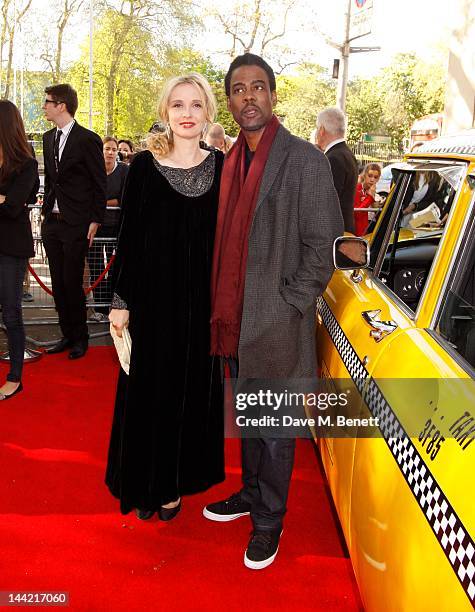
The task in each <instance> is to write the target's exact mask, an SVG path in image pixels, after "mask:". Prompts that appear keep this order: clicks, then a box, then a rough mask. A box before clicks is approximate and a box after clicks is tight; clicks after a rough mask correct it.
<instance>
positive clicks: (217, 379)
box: [106, 73, 224, 521]
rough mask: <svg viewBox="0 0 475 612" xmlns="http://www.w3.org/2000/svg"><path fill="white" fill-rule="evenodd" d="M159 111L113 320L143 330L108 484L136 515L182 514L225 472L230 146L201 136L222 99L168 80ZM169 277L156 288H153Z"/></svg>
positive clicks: (135, 182) (127, 228)
mask: <svg viewBox="0 0 475 612" xmlns="http://www.w3.org/2000/svg"><path fill="white" fill-rule="evenodd" d="M159 111H160V118H161V119H162V121H163V122H164V123H165V124H166V129H165V130H163V131H162V130H161V131H158V132H155V133H153V132H152V133H151V134H150V135H149V137H148V138H147V142H146V145H147V149H146V150H144V151H142V152H141V153H139V154H138V155H137V157H136V158H135V159H134V162H133V163H132V165H131V167H130V171H129V174H128V177H127V181H126V185H125V191H124V197H123V214H122V221H121V226H120V233H119V244H118V247H117V259H116V262H115V268H116V272H115V274H114V276H115V278H116V283H115V289H114V291H115V294H114V299H113V307H112V310H111V312H110V314H109V319H110V321H111V323H112V326H113V328H114V329H115V331H116V333H117V335H121V334H122V331H123V329H124V327H126V326H128V327H129V330H130V336H131V338H132V351H131V362H130V372H129V376H127V375H126V374H125V372H124V371H123V370H121V373H120V376H119V383H118V387H117V396H116V404H115V413H114V421H113V425H112V433H111V440H110V446H109V456H108V463H107V472H106V484H107V486H108V487H109V489H110V491H111V493H112V495H114V496H115V497H117V498H118V499H120V509H121V511H122V513H124V514H126V513H128V512H130V511H131V510H133V509H134V508H135V510H136V514H137V517H138V518H139V519H141V520H147V519H150V518H151V517H152V516H153V515H154V514H155V513H156V512H158V515H159V518H160V520H162V521H169V520H171V519H173V518H174V517H175V516H176V515H177V514H178V512H179V511H180V508H181V503H182V502H181V498H182V496H183V495H188V494H191V493H197V492H198V491H204V490H206V489H208V488H209V487H210V486H212V485H213V484H216V483H218V482H220V481H222V480H223V479H224V429H223V428H224V425H223V408H222V393H223V391H222V383H221V370H220V363H219V359H215V358H213V357H211V356H210V329H209V320H210V290H209V287H210V276H211V260H212V253H213V242H214V234H215V228H216V214H217V207H218V195H219V180H220V176H221V168H222V165H223V158H224V156H223V154H222V153H221V151H217V150H215V149H213V150H210V149H208V148H203V147H201V146H200V141H201V139H202V138H203V132H204V130H205V127H206V124H207V123H212V122H213V120H214V117H215V112H216V102H215V99H214V96H213V93H212V90H211V87H210V85H209V83H208V82H207V81H206V79H205V78H204V77H202V76H201V75H199V74H195V73H192V74H190V75H186V76H182V77H176V78H174V79H171V80H170V81H169V82H168V83H167V84H166V85H165V87H164V90H163V93H162V96H161V100H160V104H159ZM155 286H158V287H159V295H158V297H157V293H156V291H154V287H155Z"/></svg>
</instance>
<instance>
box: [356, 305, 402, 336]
mask: <svg viewBox="0 0 475 612" xmlns="http://www.w3.org/2000/svg"><path fill="white" fill-rule="evenodd" d="M380 314H381V310H364V311H363V312H362V313H361V316H362V317H363V320H364V321H365V323H367V324H368V325H369V326H370V327H371V328H372V329H371V331H370V332H369V335H370V336H371V337H372V338H374V340H375V341H376V342H381V340H382V339H383V338H385V337H386V336H389V334H392V333H393V331H394V330H395V329H397V323H395V322H394V321H381V320H380V319H379V315H380Z"/></svg>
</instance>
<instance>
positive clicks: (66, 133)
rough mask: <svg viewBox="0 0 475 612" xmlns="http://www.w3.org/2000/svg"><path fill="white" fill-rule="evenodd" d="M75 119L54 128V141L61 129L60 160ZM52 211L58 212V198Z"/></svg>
mask: <svg viewBox="0 0 475 612" xmlns="http://www.w3.org/2000/svg"><path fill="white" fill-rule="evenodd" d="M75 123H76V121H75V120H74V119H73V120H72V121H70V122H69V123H66V125H64V126H63V127H62V128H58V127H57V128H56V132H55V134H54V142H56V136H57V134H58V130H61V136H60V137H59V151H58V158H59V160H60V161H61V156H62V154H63V150H64V147H65V146H66V141H67V139H68V136H69V133H70V131H71V130H72V129H73V125H74V124H75ZM52 212H54V213H59V207H58V200H55V201H54V206H53V210H52Z"/></svg>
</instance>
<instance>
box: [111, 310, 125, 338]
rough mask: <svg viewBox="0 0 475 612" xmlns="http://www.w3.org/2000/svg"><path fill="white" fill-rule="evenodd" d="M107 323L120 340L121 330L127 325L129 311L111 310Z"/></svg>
mask: <svg viewBox="0 0 475 612" xmlns="http://www.w3.org/2000/svg"><path fill="white" fill-rule="evenodd" d="M109 321H110V322H111V323H112V327H113V328H114V329H115V332H116V334H117V335H118V336H119V338H122V330H123V329H124V327H127V325H128V324H129V311H128V310H119V309H118V308H112V310H111V311H110V313H109Z"/></svg>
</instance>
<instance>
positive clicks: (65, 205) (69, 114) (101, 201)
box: [42, 85, 107, 359]
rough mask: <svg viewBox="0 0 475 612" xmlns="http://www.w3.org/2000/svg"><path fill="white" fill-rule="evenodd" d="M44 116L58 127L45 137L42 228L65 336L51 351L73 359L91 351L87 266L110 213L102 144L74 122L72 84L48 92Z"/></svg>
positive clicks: (75, 98)
mask: <svg viewBox="0 0 475 612" xmlns="http://www.w3.org/2000/svg"><path fill="white" fill-rule="evenodd" d="M45 93H46V97H45V101H44V104H43V111H44V114H45V117H46V119H48V120H49V121H51V122H52V123H54V124H55V126H56V127H54V128H53V129H52V130H49V131H48V132H46V133H45V134H44V135H43V154H44V164H45V195H44V203H43V215H44V221H43V225H42V237H43V243H44V246H45V250H46V255H47V256H48V261H49V267H50V271H51V282H52V286H53V296H54V301H55V304H56V310H57V311H58V316H59V325H60V327H61V331H62V334H63V337H62V338H61V340H60V341H59V342H58V343H57V344H56V345H55V346H53V347H52V348H51V349H49V350H48V352H49V353H60V352H62V351H65V350H66V349H68V348H69V349H70V353H69V357H70V359H78V358H79V357H83V356H84V355H85V353H86V351H87V347H88V337H89V336H88V330H87V323H86V300H85V295H84V290H83V274H84V262H85V258H86V253H87V250H88V248H89V247H90V246H91V244H92V241H93V239H94V236H95V234H96V232H97V229H98V227H99V225H100V224H101V223H102V220H103V217H104V212H105V208H106V180H107V179H106V169H105V163H104V156H103V154H102V141H101V139H100V138H99V136H98V135H97V134H95V133H94V132H91V131H90V130H87V129H86V128H83V127H82V126H80V125H79V124H78V123H77V122H76V121H75V119H74V115H75V113H76V110H77V107H78V98H77V93H76V91H75V90H74V89H73V88H72V87H71V86H70V85H53V86H51V87H47V88H46V89H45Z"/></svg>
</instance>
